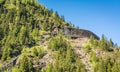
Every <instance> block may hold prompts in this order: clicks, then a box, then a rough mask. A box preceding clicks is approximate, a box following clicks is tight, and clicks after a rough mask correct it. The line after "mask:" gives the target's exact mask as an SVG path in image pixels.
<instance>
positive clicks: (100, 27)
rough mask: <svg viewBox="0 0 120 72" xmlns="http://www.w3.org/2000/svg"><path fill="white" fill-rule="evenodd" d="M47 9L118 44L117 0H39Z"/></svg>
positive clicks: (119, 15)
mask: <svg viewBox="0 0 120 72" xmlns="http://www.w3.org/2000/svg"><path fill="white" fill-rule="evenodd" d="M39 2H40V3H42V4H43V5H45V6H46V7H47V8H48V9H53V10H54V11H57V12H58V13H59V15H64V17H65V20H66V21H68V22H71V23H72V24H74V25H75V26H79V28H82V29H87V30H90V31H92V32H94V33H95V34H97V35H98V36H99V37H101V35H102V34H104V35H105V36H106V37H107V39H110V38H112V40H113V42H115V43H117V44H118V45H119V46H120V1H119V0H39Z"/></svg>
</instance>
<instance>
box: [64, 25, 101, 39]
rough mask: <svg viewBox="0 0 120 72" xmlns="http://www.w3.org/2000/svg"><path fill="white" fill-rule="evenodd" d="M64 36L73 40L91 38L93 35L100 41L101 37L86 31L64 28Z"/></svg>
mask: <svg viewBox="0 0 120 72" xmlns="http://www.w3.org/2000/svg"><path fill="white" fill-rule="evenodd" d="M64 34H65V35H66V36H70V37H72V38H83V37H87V38H90V36H91V35H92V36H93V37H94V38H95V39H99V37H98V36H97V35H95V34H94V33H93V32H91V31H89V30H85V29H77V28H70V27H64Z"/></svg>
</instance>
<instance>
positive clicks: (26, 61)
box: [0, 0, 120, 72]
mask: <svg viewBox="0 0 120 72" xmlns="http://www.w3.org/2000/svg"><path fill="white" fill-rule="evenodd" d="M119 68H120V49H119V47H118V46H116V45H115V44H114V43H113V42H112V40H111V39H110V40H107V39H106V38H105V36H102V38H101V39H100V38H99V37H98V36H97V35H95V34H94V33H92V32H91V31H88V30H84V29H77V28H75V27H73V26H72V24H70V23H68V22H66V21H65V20H64V17H60V16H59V15H58V13H57V12H53V11H52V10H48V9H47V8H45V7H44V6H43V5H41V4H39V3H38V2H37V0H0V71H1V72H4V71H5V72H119V71H120V69H119Z"/></svg>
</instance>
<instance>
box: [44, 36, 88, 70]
mask: <svg viewBox="0 0 120 72" xmlns="http://www.w3.org/2000/svg"><path fill="white" fill-rule="evenodd" d="M49 44H50V45H49V48H51V49H52V50H54V51H55V54H54V55H53V57H54V60H55V63H54V65H52V64H50V65H49V66H47V67H46V68H45V69H42V71H43V72H65V71H66V72H86V70H85V67H84V65H83V64H82V63H81V61H80V59H79V58H78V57H77V56H76V54H75V53H74V51H73V49H72V48H71V46H70V44H69V43H68V42H67V41H66V39H65V37H63V36H62V35H58V36H55V37H53V38H52V39H51V40H50V42H49ZM52 44H54V45H52Z"/></svg>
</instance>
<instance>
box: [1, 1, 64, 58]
mask: <svg viewBox="0 0 120 72" xmlns="http://www.w3.org/2000/svg"><path fill="white" fill-rule="evenodd" d="M65 23H66V22H65V21H64V20H63V16H62V18H61V17H60V16H59V15H58V13H57V12H56V13H55V12H53V11H52V10H48V9H47V8H45V7H44V6H43V5H42V4H39V3H38V0H0V52H1V53H0V55H1V54H2V55H3V56H2V59H3V60H6V59H7V58H8V57H14V56H10V55H14V54H16V55H19V54H20V53H21V50H22V47H23V46H27V47H32V46H35V45H36V43H38V42H39V40H40V38H41V36H43V34H42V33H40V32H42V31H44V32H51V31H52V29H53V26H61V27H62V26H63V25H64V24H65ZM11 46H12V47H11ZM6 48H9V49H6ZM11 49H12V51H11ZM4 51H6V52H4ZM13 53H14V54H13Z"/></svg>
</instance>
